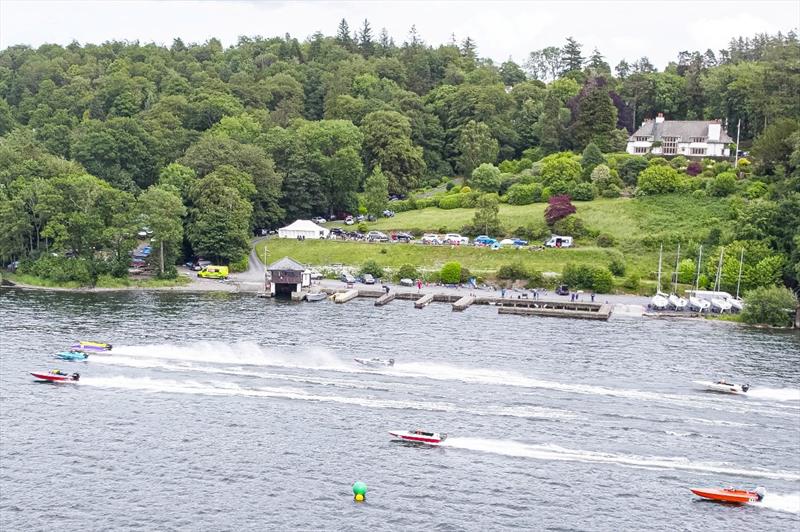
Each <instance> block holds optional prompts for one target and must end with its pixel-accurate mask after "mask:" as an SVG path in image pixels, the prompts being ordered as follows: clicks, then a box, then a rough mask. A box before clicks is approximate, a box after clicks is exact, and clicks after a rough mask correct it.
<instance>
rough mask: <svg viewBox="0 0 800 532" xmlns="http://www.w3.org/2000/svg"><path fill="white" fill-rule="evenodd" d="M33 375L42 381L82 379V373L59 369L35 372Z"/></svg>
mask: <svg viewBox="0 0 800 532" xmlns="http://www.w3.org/2000/svg"><path fill="white" fill-rule="evenodd" d="M31 375H33V376H34V377H36V380H38V381H40V382H78V380H80V378H81V375H80V373H72V374H70V373H64V372H63V371H61V370H59V369H53V370H50V371H49V372H47V373H33V372H31Z"/></svg>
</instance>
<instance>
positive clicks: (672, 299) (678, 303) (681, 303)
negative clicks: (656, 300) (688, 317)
mask: <svg viewBox="0 0 800 532" xmlns="http://www.w3.org/2000/svg"><path fill="white" fill-rule="evenodd" d="M667 300H668V301H669V306H670V307H672V308H673V309H675V310H683V309H685V308H686V305H688V304H689V303H688V301H686V300H685V299H684V298H682V297H680V296H677V295H675V294H672V295H670V296H669V297H668V298H667Z"/></svg>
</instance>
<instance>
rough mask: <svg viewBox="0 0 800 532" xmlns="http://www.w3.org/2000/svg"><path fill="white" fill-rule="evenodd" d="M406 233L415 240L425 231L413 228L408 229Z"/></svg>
mask: <svg viewBox="0 0 800 532" xmlns="http://www.w3.org/2000/svg"><path fill="white" fill-rule="evenodd" d="M408 232H409V233H411V234H412V235H413V236H414V237H415V238H419V237H421V236H422V235H424V234H425V231H423V230H422V229H420V228H419V227H414V228H412V229H410V230H409V231H408Z"/></svg>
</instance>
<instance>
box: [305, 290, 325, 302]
mask: <svg viewBox="0 0 800 532" xmlns="http://www.w3.org/2000/svg"><path fill="white" fill-rule="evenodd" d="M323 299H328V294H326V293H325V292H315V293H309V294H306V301H322V300H323Z"/></svg>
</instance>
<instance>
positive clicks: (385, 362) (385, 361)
mask: <svg viewBox="0 0 800 532" xmlns="http://www.w3.org/2000/svg"><path fill="white" fill-rule="evenodd" d="M353 360H355V361H356V362H358V363H359V364H361V365H362V366H370V367H381V366H394V359H393V358H377V357H375V358H354V359H353Z"/></svg>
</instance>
